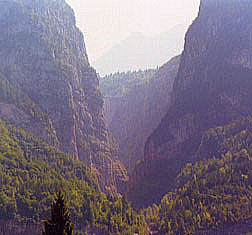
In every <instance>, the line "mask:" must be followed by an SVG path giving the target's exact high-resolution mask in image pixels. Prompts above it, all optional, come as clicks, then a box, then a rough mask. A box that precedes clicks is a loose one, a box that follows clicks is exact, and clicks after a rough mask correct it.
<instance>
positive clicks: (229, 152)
mask: <svg viewBox="0 0 252 235" xmlns="http://www.w3.org/2000/svg"><path fill="white" fill-rule="evenodd" d="M210 149H211V150H212V152H211V151H210ZM214 153H215V154H216V155H210V154H214ZM198 154H199V155H198V157H199V158H201V159H204V160H199V161H196V162H195V163H194V164H192V163H188V164H187V166H186V167H185V168H184V169H183V170H182V171H181V173H180V174H179V176H178V177H177V188H176V189H175V190H174V191H173V192H171V193H169V194H167V195H165V196H164V197H163V199H162V201H161V203H160V205H159V206H157V205H155V204H154V205H153V206H152V207H149V208H147V209H146V210H145V211H144V212H145V216H146V219H147V221H148V222H149V223H150V225H151V227H153V228H154V229H157V230H159V231H160V232H161V234H191V233H193V232H194V231H198V230H205V229H215V228H218V227H219V226H220V225H224V226H225V225H228V224H232V223H235V222H239V221H242V220H244V219H248V218H251V217H252V119H251V117H248V118H240V119H239V120H238V121H236V122H234V123H232V124H230V125H228V126H226V127H218V128H214V129H210V130H209V131H208V132H206V134H205V135H204V137H203V138H202V142H201V146H200V149H199V153H198ZM210 156H211V157H210Z"/></svg>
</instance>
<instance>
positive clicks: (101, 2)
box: [67, 0, 200, 61]
mask: <svg viewBox="0 0 252 235" xmlns="http://www.w3.org/2000/svg"><path fill="white" fill-rule="evenodd" d="M199 1H200V0H67V2H68V3H69V4H70V5H71V6H72V8H73V9H74V11H75V14H76V18H77V24H78V26H79V28H80V29H81V31H82V32H83V33H84V37H85V43H86V47H87V50H88V55H89V59H90V61H93V60H94V59H96V58H98V57H99V56H101V55H102V54H103V53H104V52H105V51H106V50H108V49H109V48H111V47H112V46H113V45H115V44H116V43H118V42H120V41H121V40H123V39H125V38H126V37H127V36H128V35H129V34H130V33H131V32H143V33H147V34H149V35H154V34H159V33H161V32H164V31H168V30H169V29H170V28H172V27H173V26H175V25H177V24H180V23H187V24H188V25H189V24H190V23H191V22H192V20H193V19H194V18H195V17H196V15H197V13H198V9H199Z"/></svg>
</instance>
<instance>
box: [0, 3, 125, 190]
mask: <svg viewBox="0 0 252 235" xmlns="http://www.w3.org/2000/svg"><path fill="white" fill-rule="evenodd" d="M0 9H1V11H0V19H1V21H0V22H1V23H0V31H1V33H0V57H1V58H4V59H1V61H0V91H1V93H0V119H2V120H4V121H6V122H8V123H10V124H12V125H15V126H17V127H19V128H23V129H24V130H26V131H28V132H29V133H32V134H34V135H35V136H37V137H39V138H41V139H42V140H44V141H46V142H47V143H48V144H51V145H53V146H55V147H57V148H59V149H60V150H61V151H63V152H65V153H68V154H70V155H72V156H73V157H74V158H75V159H78V160H80V161H82V162H84V163H86V164H87V165H88V166H90V167H91V169H92V171H93V172H95V173H96V175H97V177H98V179H99V183H100V185H101V188H102V190H103V191H107V192H108V191H110V192H115V193H116V192H117V189H118V188H119V187H120V186H123V185H124V183H125V180H127V173H126V170H125V168H124V166H123V165H122V164H121V163H120V161H119V160H118V158H117V151H118V150H117V147H116V144H115V142H114V139H113V137H112V136H111V134H110V133H109V131H108V129H107V127H106V122H105V118H104V114H103V99H102V95H101V93H100V90H99V87H98V78H97V74H96V72H95V70H94V69H93V68H92V67H90V65H89V62H88V56H87V53H86V49H85V44H84V39H83V35H82V33H81V32H80V31H79V29H78V28H77V27H76V22H75V16H74V12H73V10H72V9H71V8H70V6H69V5H68V4H66V2H65V1H63V0H53V1H49V0H42V1H39V0H35V1H34V0H32V1H29V0H15V1H14V0H7V1H1V2H0Z"/></svg>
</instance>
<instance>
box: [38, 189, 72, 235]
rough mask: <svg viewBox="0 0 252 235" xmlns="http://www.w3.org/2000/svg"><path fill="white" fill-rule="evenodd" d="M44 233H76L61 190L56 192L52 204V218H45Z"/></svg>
mask: <svg viewBox="0 0 252 235" xmlns="http://www.w3.org/2000/svg"><path fill="white" fill-rule="evenodd" d="M42 235H74V225H73V223H72V222H71V218H70V213H69V211H68V210H67V207H66V202H65V197H64V195H63V193H62V192H61V190H59V191H58V193H56V195H55V198H54V201H53V203H52V205H51V219H50V220H49V219H47V220H44V231H43V232H42Z"/></svg>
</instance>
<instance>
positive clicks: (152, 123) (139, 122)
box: [105, 56, 180, 171]
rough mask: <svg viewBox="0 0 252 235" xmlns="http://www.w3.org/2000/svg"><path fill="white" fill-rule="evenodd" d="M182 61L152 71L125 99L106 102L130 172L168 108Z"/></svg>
mask: <svg viewBox="0 0 252 235" xmlns="http://www.w3.org/2000/svg"><path fill="white" fill-rule="evenodd" d="M179 60H180V56H177V57H174V58H173V59H171V60H170V61H169V62H167V63H166V64H164V65H163V66H161V67H160V68H159V70H158V71H156V72H155V73H154V72H153V71H149V73H150V75H151V77H150V78H146V80H147V81H146V82H144V83H142V84H138V85H135V87H134V85H132V86H133V88H132V89H130V91H128V92H126V93H124V94H123V95H122V96H120V97H118V95H117V97H113V96H112V97H109V98H107V99H105V111H106V112H105V116H106V118H107V120H108V126H109V129H110V130H111V132H112V134H113V136H114V137H115V138H116V140H117V142H118V144H119V157H120V160H121V161H122V162H123V163H124V165H125V166H126V167H127V168H128V170H129V171H132V170H133V169H134V167H135V165H136V163H137V161H140V160H142V159H143V152H144V144H145V141H146V139H147V138H148V136H149V135H150V134H151V133H152V131H153V130H154V129H155V128H156V127H157V126H158V124H159V122H160V121H161V118H162V117H163V116H164V115H165V113H166V110H167V109H168V107H169V104H170V101H171V97H170V96H171V91H172V86H173V82H174V79H175V76H176V74H177V71H178V66H179ZM126 75H127V76H133V75H134V74H133V73H132V75H131V74H130V73H126ZM145 76H148V75H145ZM136 83H137V81H136Z"/></svg>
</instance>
